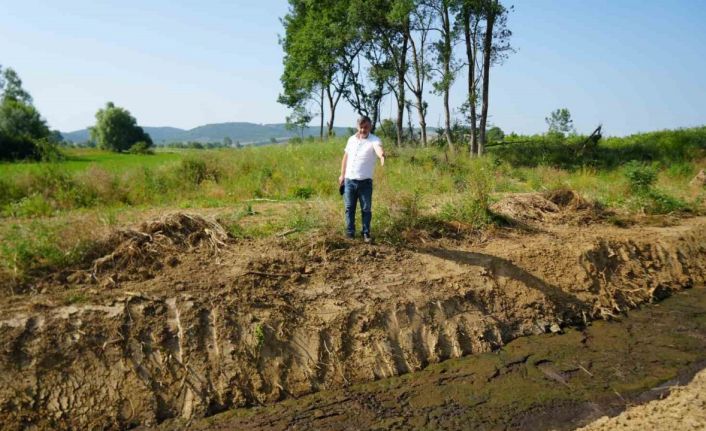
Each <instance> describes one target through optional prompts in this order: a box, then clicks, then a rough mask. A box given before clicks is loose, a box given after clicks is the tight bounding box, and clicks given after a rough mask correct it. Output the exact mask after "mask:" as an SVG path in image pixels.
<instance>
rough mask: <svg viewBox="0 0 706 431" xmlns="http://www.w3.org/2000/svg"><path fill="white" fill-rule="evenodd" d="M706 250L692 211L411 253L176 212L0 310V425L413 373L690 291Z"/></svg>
mask: <svg viewBox="0 0 706 431" xmlns="http://www.w3.org/2000/svg"><path fill="white" fill-rule="evenodd" d="M705 241H706V219H703V218H693V219H685V220H682V221H681V223H680V224H679V225H677V226H670V227H663V228H656V227H642V228H631V229H629V230H626V229H620V228H616V227H611V226H607V225H591V226H587V227H576V226H561V225H554V226H550V227H548V228H546V229H544V230H537V229H535V230H533V231H531V232H527V231H520V230H506V231H498V232H496V234H495V236H494V237H493V238H492V240H488V241H480V242H479V241H474V242H463V241H456V242H450V241H438V242H427V243H419V244H417V245H416V246H414V247H407V248H398V247H392V246H389V245H373V246H366V245H363V244H360V243H355V242H348V241H345V240H339V239H336V238H333V239H316V238H312V239H311V240H309V241H307V240H300V241H298V242H291V241H289V242H288V241H286V240H264V241H250V242H247V241H246V242H231V241H228V240H227V239H225V238H223V237H222V236H221V235H219V231H218V226H217V225H215V224H213V223H210V222H206V221H204V220H202V219H200V218H198V217H186V218H185V216H183V215H175V216H173V217H172V218H171V219H169V220H167V221H163V222H160V223H154V224H151V225H147V226H145V227H144V229H142V230H140V231H135V232H128V233H123V234H121V235H119V236H118V237H116V239H115V244H114V248H113V250H112V253H110V254H108V255H106V256H104V257H103V258H101V259H99V260H97V262H98V263H97V264H96V265H94V266H93V268H86V269H87V271H80V272H74V273H64V274H57V275H56V276H55V280H54V281H52V282H47V283H46V284H45V285H43V286H40V290H41V292H40V293H38V294H36V295H29V296H28V295H18V296H15V297H10V298H3V299H2V300H1V301H2V302H0V312H1V313H2V319H1V320H0V341H1V342H2V345H3V346H6V348H5V349H4V350H3V351H2V356H1V357H0V368H1V371H2V373H1V374H0V421H2V423H4V424H13V425H11V426H14V427H17V428H20V427H21V426H23V425H21V424H33V425H36V426H38V427H39V428H53V429H56V428H68V427H72V428H86V427H89V428H90V427H100V428H103V427H107V428H111V427H114V428H129V427H132V426H136V425H140V424H143V425H150V424H157V423H159V422H162V421H164V420H166V419H170V418H175V417H176V418H185V419H188V418H194V417H201V416H205V415H211V414H214V413H217V412H220V411H223V410H226V409H231V408H234V407H241V406H254V405H261V404H270V403H273V402H276V401H281V400H284V399H288V398H292V397H298V396H301V395H304V394H308V393H311V392H315V391H320V390H324V389H333V388H338V387H343V386H347V385H350V384H354V383H360V382H366V381H371V380H377V379H381V378H386V377H391V376H397V375H400V374H405V373H409V372H412V371H417V370H420V369H422V368H424V367H426V366H427V365H429V364H432V363H437V362H440V361H443V360H446V359H449V358H457V357H461V356H464V355H468V354H472V353H482V352H488V351H492V350H495V349H497V348H499V347H501V346H503V345H505V344H506V343H507V342H509V341H510V340H513V339H515V338H517V337H521V336H525V335H529V334H536V333H543V332H548V331H558V330H560V329H561V328H562V327H566V326H571V325H582V324H584V323H585V322H588V321H590V320H592V319H595V318H602V317H603V318H605V317H610V316H613V315H619V314H620V313H621V312H622V311H624V310H627V309H629V308H632V307H635V306H637V305H638V304H641V303H644V302H647V301H650V300H652V299H653V298H655V297H656V298H660V297H664V296H667V295H669V293H670V292H671V291H676V290H680V289H682V288H684V287H688V286H691V285H696V284H703V282H704V279H705V277H706V259H705V256H704V249H705V247H706V244H705ZM69 286H71V287H69ZM67 287H69V288H68V290H67ZM79 294H80V296H79V298H80V299H79V300H76V299H75V298H76V296H75V295H79ZM71 295H73V296H71ZM72 298H74V299H72Z"/></svg>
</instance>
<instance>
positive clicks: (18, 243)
mask: <svg viewBox="0 0 706 431" xmlns="http://www.w3.org/2000/svg"><path fill="white" fill-rule="evenodd" d="M59 232H60V229H59V228H58V227H57V226H52V225H49V224H46V223H42V222H40V221H32V222H30V223H26V224H22V225H20V224H13V225H11V226H10V227H9V229H8V230H7V231H5V232H4V237H3V241H2V242H0V268H4V269H5V270H6V271H9V272H11V273H12V274H14V275H15V277H16V278H19V279H21V278H23V277H25V276H27V275H29V274H30V273H32V272H35V271H38V270H42V269H52V268H59V267H65V266H66V265H70V264H73V263H75V262H77V261H78V260H79V259H81V258H82V256H83V255H84V253H85V252H86V250H87V249H88V248H90V245H89V244H88V243H85V242H81V241H78V242H76V243H73V244H70V245H69V246H66V243H65V241H64V240H63V239H62V238H61V237H60V235H59Z"/></svg>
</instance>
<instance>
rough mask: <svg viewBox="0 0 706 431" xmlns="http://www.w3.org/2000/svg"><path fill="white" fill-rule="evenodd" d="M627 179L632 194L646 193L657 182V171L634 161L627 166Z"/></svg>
mask: <svg viewBox="0 0 706 431" xmlns="http://www.w3.org/2000/svg"><path fill="white" fill-rule="evenodd" d="M625 177H626V178H627V179H628V182H629V187H630V190H631V191H632V192H634V193H644V192H647V191H648V190H650V189H651V188H652V186H653V185H654V183H655V182H656V181H657V169H656V168H655V167H654V166H648V165H645V164H642V163H639V162H637V161H635V160H633V161H631V162H630V163H627V164H626V165H625Z"/></svg>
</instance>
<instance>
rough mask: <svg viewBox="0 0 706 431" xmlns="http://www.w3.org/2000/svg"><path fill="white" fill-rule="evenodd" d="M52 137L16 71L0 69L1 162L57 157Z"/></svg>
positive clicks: (0, 67)
mask: <svg viewBox="0 0 706 431" xmlns="http://www.w3.org/2000/svg"><path fill="white" fill-rule="evenodd" d="M53 136H54V134H53V132H52V131H50V130H49V127H48V126H47V123H46V121H44V119H43V118H42V117H41V115H40V114H39V111H37V109H36V108H35V107H34V106H33V105H32V96H30V95H29V93H28V92H27V91H25V89H24V88H22V80H21V79H20V77H19V75H18V74H17V72H15V71H14V70H13V69H12V68H9V67H8V68H6V69H5V70H2V66H0V160H17V159H27V158H31V159H40V158H42V157H44V156H48V155H50V154H51V155H57V154H58V153H57V151H56V149H54V148H53V142H54V141H55V139H53Z"/></svg>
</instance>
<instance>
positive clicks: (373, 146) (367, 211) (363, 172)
mask: <svg viewBox="0 0 706 431" xmlns="http://www.w3.org/2000/svg"><path fill="white" fill-rule="evenodd" d="M371 128H372V123H371V121H370V118H368V117H366V116H362V117H360V118H358V133H356V134H355V135H353V136H351V137H350V138H348V143H347V144H346V150H345V153H344V154H343V160H341V176H340V177H338V184H339V185H342V186H344V190H343V202H344V204H345V207H346V234H347V235H348V237H349V238H353V237H354V236H355V207H356V204H357V202H358V201H360V212H361V215H362V219H363V231H362V233H363V240H364V241H365V242H368V243H369V242H370V241H371V239H370V220H371V219H372V216H373V213H372V204H373V171H374V170H375V157H376V156H377V157H379V158H380V166H383V165H384V164H385V152H384V151H383V149H382V142H380V138H378V137H377V136H375V135H373V134H372V133H370V129H371Z"/></svg>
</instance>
